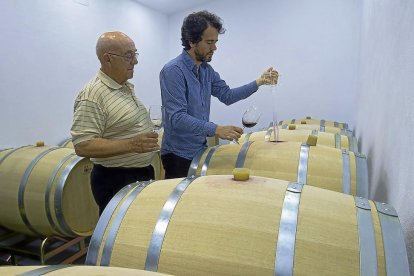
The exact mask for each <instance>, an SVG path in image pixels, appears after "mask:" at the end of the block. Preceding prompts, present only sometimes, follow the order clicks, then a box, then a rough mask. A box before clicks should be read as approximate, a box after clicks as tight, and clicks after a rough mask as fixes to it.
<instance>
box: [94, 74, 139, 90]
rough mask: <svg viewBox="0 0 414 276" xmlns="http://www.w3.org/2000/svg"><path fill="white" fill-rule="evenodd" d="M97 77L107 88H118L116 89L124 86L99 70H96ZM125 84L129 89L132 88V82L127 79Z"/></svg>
mask: <svg viewBox="0 0 414 276" xmlns="http://www.w3.org/2000/svg"><path fill="white" fill-rule="evenodd" d="M97 77H98V78H99V79H100V80H101V81H102V82H103V83H104V84H105V85H106V86H108V87H109V88H112V89H117V90H118V89H121V88H122V87H124V85H120V84H119V83H117V82H116V81H114V80H113V79H111V77H109V76H108V75H107V74H105V73H104V72H102V71H101V70H99V71H98V75H97ZM125 86H127V87H128V88H129V89H133V88H134V85H133V84H132V83H130V82H128V81H127V82H126V83H125Z"/></svg>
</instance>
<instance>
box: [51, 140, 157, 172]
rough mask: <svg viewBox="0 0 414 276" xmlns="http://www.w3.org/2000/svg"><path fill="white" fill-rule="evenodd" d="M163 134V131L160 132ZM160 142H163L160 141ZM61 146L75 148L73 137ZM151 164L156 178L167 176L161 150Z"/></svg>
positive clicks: (64, 141)
mask: <svg viewBox="0 0 414 276" xmlns="http://www.w3.org/2000/svg"><path fill="white" fill-rule="evenodd" d="M160 135H162V133H161V134H160ZM158 143H161V142H160V141H158ZM59 146H62V147H65V148H70V149H73V143H72V139H71V138H67V139H65V140H63V141H62V142H61V143H60V144H59ZM151 166H152V167H153V168H154V174H155V180H159V179H164V178H165V171H164V167H163V165H162V162H161V155H160V152H156V153H155V154H154V158H153V159H152V162H151Z"/></svg>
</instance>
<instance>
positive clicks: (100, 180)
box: [91, 164, 154, 215]
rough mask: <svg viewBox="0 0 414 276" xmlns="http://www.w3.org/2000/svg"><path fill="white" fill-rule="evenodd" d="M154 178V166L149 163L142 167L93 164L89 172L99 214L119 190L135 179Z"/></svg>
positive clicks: (135, 180)
mask: <svg viewBox="0 0 414 276" xmlns="http://www.w3.org/2000/svg"><path fill="white" fill-rule="evenodd" d="M151 179H154V168H153V167H152V166H151V165H150V166H147V167H143V168H122V167H118V168H107V167H104V166H101V165H97V164H94V165H93V169H92V173H91V188H92V194H93V197H94V198H95V202H96V204H98V206H99V215H101V214H102V212H103V210H104V209H105V207H106V205H107V204H108V203H109V201H111V199H112V197H113V196H114V195H116V193H117V192H119V190H121V189H122V188H123V187H125V186H126V185H128V184H131V183H135V182H137V181H148V180H151Z"/></svg>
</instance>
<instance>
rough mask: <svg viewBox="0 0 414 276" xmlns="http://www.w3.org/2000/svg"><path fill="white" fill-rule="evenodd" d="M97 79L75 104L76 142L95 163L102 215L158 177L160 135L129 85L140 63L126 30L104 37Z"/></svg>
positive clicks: (94, 187) (93, 177)
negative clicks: (138, 184) (131, 189)
mask: <svg viewBox="0 0 414 276" xmlns="http://www.w3.org/2000/svg"><path fill="white" fill-rule="evenodd" d="M96 54H97V56H98V59H99V61H100V63H101V68H100V70H99V71H98V73H97V75H96V76H95V77H94V78H93V79H92V80H90V81H89V82H88V83H87V84H86V86H85V87H84V88H83V89H82V91H81V92H80V93H79V95H78V97H77V98H76V101H75V107H74V117H73V125H72V128H71V134H72V141H73V144H74V146H75V151H76V154H77V155H79V156H83V157H90V158H91V160H92V162H93V163H94V166H93V170H92V173H91V187H92V192H93V195H94V198H95V201H96V203H97V204H98V206H99V212H100V214H102V212H103V210H104V208H105V206H106V205H107V204H108V202H109V201H110V200H111V198H112V197H113V196H114V195H115V194H116V193H117V192H118V191H119V190H120V189H122V187H124V186H125V185H127V184H130V183H133V182H135V181H144V180H150V179H154V169H153V168H152V166H151V165H150V163H151V160H152V158H153V155H154V151H157V150H159V146H158V144H157V142H158V134H156V133H154V132H152V123H151V121H150V119H149V116H148V113H147V110H146V108H145V107H144V106H143V104H142V103H141V102H140V101H139V100H138V99H137V98H136V96H135V92H134V86H133V85H132V84H131V83H130V82H128V79H131V78H132V77H133V75H134V66H135V65H136V64H137V63H138V60H137V57H138V53H137V49H136V47H135V44H134V41H132V39H131V38H129V37H128V36H127V35H125V34H124V33H121V32H107V33H104V34H102V35H101V36H100V37H99V39H98V42H97V44H96Z"/></svg>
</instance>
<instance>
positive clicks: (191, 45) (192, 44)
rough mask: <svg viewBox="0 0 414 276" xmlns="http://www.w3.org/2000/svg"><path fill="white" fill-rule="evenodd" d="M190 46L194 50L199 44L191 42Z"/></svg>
mask: <svg viewBox="0 0 414 276" xmlns="http://www.w3.org/2000/svg"><path fill="white" fill-rule="evenodd" d="M189 44H190V47H191V48H194V47H195V46H196V45H197V43H193V42H191V41H189Z"/></svg>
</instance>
